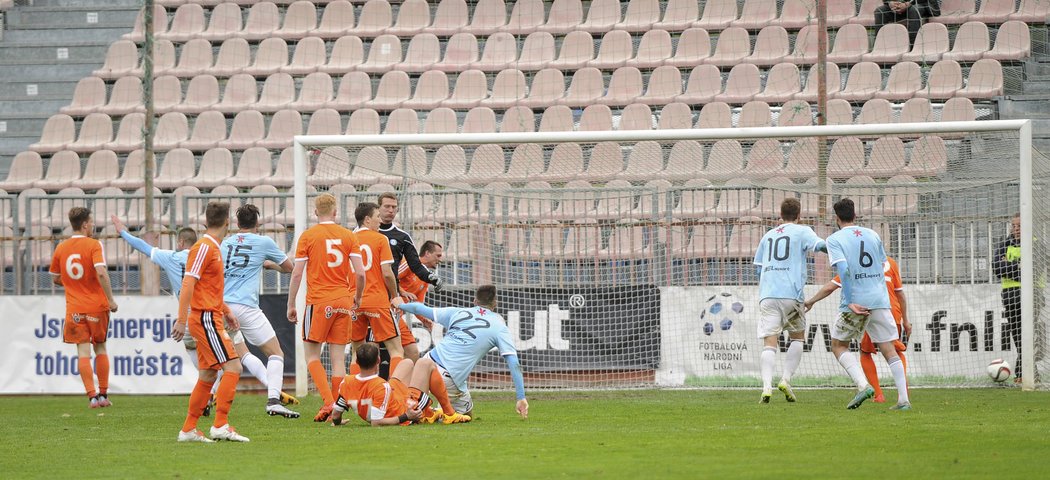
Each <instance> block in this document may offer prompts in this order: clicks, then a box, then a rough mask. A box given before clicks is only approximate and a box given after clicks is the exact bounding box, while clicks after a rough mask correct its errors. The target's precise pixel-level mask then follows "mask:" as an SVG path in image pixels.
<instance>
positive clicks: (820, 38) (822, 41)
mask: <svg viewBox="0 0 1050 480" xmlns="http://www.w3.org/2000/svg"><path fill="white" fill-rule="evenodd" d="M827 60H828V0H817V125H827V117H826V115H827V111H828V72H827V69H828V67H827ZM817 185H818V186H819V188H820V204H819V205H818V206H817V212H818V214H819V215H820V218H821V219H824V218H826V217H827V203H828V202H827V196H828V195H830V194H831V192H830V191H829V189H828V139H827V137H817Z"/></svg>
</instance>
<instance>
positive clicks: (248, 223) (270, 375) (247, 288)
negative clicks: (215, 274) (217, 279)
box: [219, 203, 299, 418]
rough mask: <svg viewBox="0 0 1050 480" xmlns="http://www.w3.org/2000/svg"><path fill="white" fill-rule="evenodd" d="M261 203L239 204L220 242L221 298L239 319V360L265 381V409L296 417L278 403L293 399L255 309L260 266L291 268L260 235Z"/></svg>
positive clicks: (278, 353)
mask: <svg viewBox="0 0 1050 480" xmlns="http://www.w3.org/2000/svg"><path fill="white" fill-rule="evenodd" d="M258 227H259V208H258V207H256V206H255V205H252V204H250V203H247V204H244V205H243V206H241V207H240V208H238V209H237V228H239V229H240V230H239V231H238V232H237V233H235V234H233V235H230V236H229V237H226V239H225V240H223V241H222V244H221V245H220V246H219V253H220V254H221V255H222V261H223V267H224V271H225V274H226V277H225V288H224V290H223V301H225V302H226V305H228V306H229V307H230V311H232V312H233V314H234V315H236V316H237V319H238V320H240V330H239V331H238V332H237V334H236V335H235V336H234V340H233V343H234V348H235V349H236V350H237V354H238V355H240V357H241V363H242V364H244V366H245V368H247V369H248V370H249V371H251V372H252V374H253V375H255V376H256V378H258V379H259V382H260V383H262V384H263V385H266V393H267V401H266V413H267V414H268V415H270V416H275V415H280V416H282V417H285V418H299V413H298V412H294V411H292V410H289V409H288V408H287V407H285V406H284V405H283V404H282V400H284V402H287V403H296V402H295V399H293V398H291V397H290V396H289V395H288V394H285V393H283V392H281V387H282V386H283V385H284V352H283V351H282V350H281V344H280V343H279V342H278V341H277V333H276V332H275V331H274V329H273V325H271V324H270V321H269V320H268V319H267V318H266V315H265V314H264V313H263V311H262V309H260V308H259V275H260V274H261V273H262V270H263V268H264V267H267V266H268V267H269V268H272V269H274V270H278V271H281V272H284V273H290V272H291V271H292V261H291V259H289V258H288V254H286V253H285V252H284V251H283V250H281V249H280V248H279V247H278V246H277V243H276V242H274V240H273V239H272V238H270V237H267V236H263V235H259V234H258V233H257V232H258ZM245 340H247V341H248V342H250V343H251V344H252V345H255V346H256V347H259V349H260V350H262V352H263V353H264V354H265V355H266V356H267V359H266V365H265V366H264V365H263V363H262V361H261V360H259V359H258V358H257V357H255V355H252V354H251V353H250V352H249V351H248V347H247V346H246V345H245V344H244V341H245Z"/></svg>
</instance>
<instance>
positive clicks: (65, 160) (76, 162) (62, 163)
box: [33, 150, 80, 192]
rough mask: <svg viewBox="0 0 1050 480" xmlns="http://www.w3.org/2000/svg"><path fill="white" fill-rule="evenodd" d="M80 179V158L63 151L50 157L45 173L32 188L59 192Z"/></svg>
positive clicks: (72, 153) (73, 153)
mask: <svg viewBox="0 0 1050 480" xmlns="http://www.w3.org/2000/svg"><path fill="white" fill-rule="evenodd" d="M79 179H80V156H79V155H77V154H76V153H75V152H71V151H69V150H63V151H61V152H57V153H55V154H54V155H52V156H51V160H50V161H49V162H48V166H47V173H45V174H44V177H43V178H41V179H40V180H37V181H35V182H33V186H34V187H36V188H41V189H44V190H48V191H52V192H53V191H56V190H61V189H63V188H67V187H70V186H72V185H73V183H74V182H76V181H77V180H79Z"/></svg>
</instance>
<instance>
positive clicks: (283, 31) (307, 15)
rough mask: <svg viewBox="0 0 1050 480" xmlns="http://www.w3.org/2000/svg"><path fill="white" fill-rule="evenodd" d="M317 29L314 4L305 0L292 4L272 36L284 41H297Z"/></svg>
mask: <svg viewBox="0 0 1050 480" xmlns="http://www.w3.org/2000/svg"><path fill="white" fill-rule="evenodd" d="M315 28H317V10H316V9H315V7H314V4H313V3H311V2H308V1H305V0H299V1H296V2H292V4H291V5H289V6H288V9H287V10H285V12H284V22H283V23H282V25H281V28H279V29H278V30H277V31H276V32H274V36H276V37H280V38H284V39H298V38H303V37H304V36H306V34H307V32H310V31H312V30H314V29H315Z"/></svg>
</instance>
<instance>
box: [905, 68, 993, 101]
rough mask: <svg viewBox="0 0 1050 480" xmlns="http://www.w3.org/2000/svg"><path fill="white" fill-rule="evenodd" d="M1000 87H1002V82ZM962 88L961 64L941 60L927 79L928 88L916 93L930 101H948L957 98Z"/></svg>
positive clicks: (931, 70)
mask: <svg viewBox="0 0 1050 480" xmlns="http://www.w3.org/2000/svg"><path fill="white" fill-rule="evenodd" d="M1000 73H1001V72H1000ZM1000 78H1001V77H1000ZM1000 85H1002V82H1001V81H1000ZM962 86H963V80H962V68H961V67H960V66H959V62H956V61H955V60H941V61H939V62H937V63H935V64H934V65H933V68H931V69H930V73H929V75H927V77H926V88H923V89H922V90H919V91H918V92H916V93H915V96H917V97H923V98H929V99H947V98H951V97H953V96H955V94H956V93H957V92H958V91H959V90H960V89H961V88H962Z"/></svg>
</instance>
